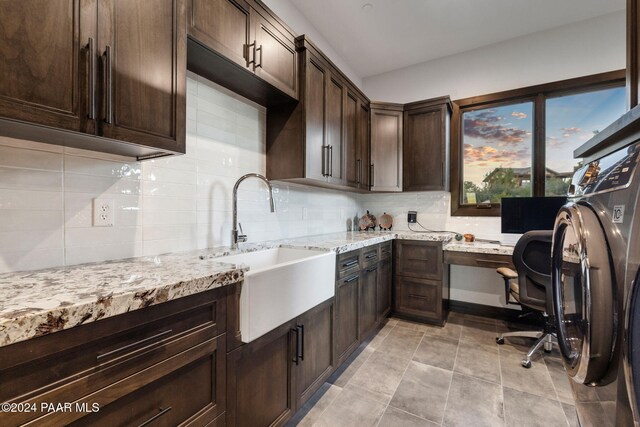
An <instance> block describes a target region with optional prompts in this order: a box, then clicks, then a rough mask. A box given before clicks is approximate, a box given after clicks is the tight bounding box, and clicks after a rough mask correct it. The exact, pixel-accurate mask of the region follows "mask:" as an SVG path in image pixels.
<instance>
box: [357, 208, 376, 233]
mask: <svg viewBox="0 0 640 427" xmlns="http://www.w3.org/2000/svg"><path fill="white" fill-rule="evenodd" d="M358 225H359V226H360V231H367V230H375V229H376V217H375V216H374V215H373V214H371V213H369V211H367V213H366V214H365V215H363V216H362V218H360V221H359V222H358Z"/></svg>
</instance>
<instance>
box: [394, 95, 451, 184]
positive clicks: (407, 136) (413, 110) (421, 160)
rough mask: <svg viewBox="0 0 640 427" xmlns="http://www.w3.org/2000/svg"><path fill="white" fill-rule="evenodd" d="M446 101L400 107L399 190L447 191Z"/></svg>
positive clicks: (447, 118) (447, 138) (449, 112)
mask: <svg viewBox="0 0 640 427" xmlns="http://www.w3.org/2000/svg"><path fill="white" fill-rule="evenodd" d="M450 115H451V100H450V99H449V97H441V98H435V99H431V100H427V101H420V102H414V103H411V104H406V105H405V106H404V145H403V168H402V170H403V178H402V184H403V190H404V191H433V190H446V189H447V188H448V179H447V177H448V173H447V165H448V163H449V162H448V147H449V119H450Z"/></svg>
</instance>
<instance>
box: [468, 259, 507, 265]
mask: <svg viewBox="0 0 640 427" xmlns="http://www.w3.org/2000/svg"><path fill="white" fill-rule="evenodd" d="M476 262H477V263H479V264H482V263H483V262H484V263H488V264H500V265H509V263H508V262H507V261H497V260H492V259H482V258H476Z"/></svg>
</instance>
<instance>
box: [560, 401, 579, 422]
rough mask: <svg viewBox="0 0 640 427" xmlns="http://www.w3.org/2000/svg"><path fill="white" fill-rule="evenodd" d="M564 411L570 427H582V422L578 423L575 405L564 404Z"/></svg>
mask: <svg viewBox="0 0 640 427" xmlns="http://www.w3.org/2000/svg"><path fill="white" fill-rule="evenodd" d="M562 409H563V410H564V415H565V417H566V418H567V423H569V427H580V422H579V421H578V414H576V407H575V406H573V405H569V404H567V403H563V404H562Z"/></svg>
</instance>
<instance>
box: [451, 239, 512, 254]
mask: <svg viewBox="0 0 640 427" xmlns="http://www.w3.org/2000/svg"><path fill="white" fill-rule="evenodd" d="M443 249H444V250H445V251H451V252H470V253H476V254H494V255H513V246H508V245H501V244H500V243H489V242H464V241H463V242H458V241H456V240H452V241H450V242H449V243H447V244H445V245H444V248H443Z"/></svg>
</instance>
